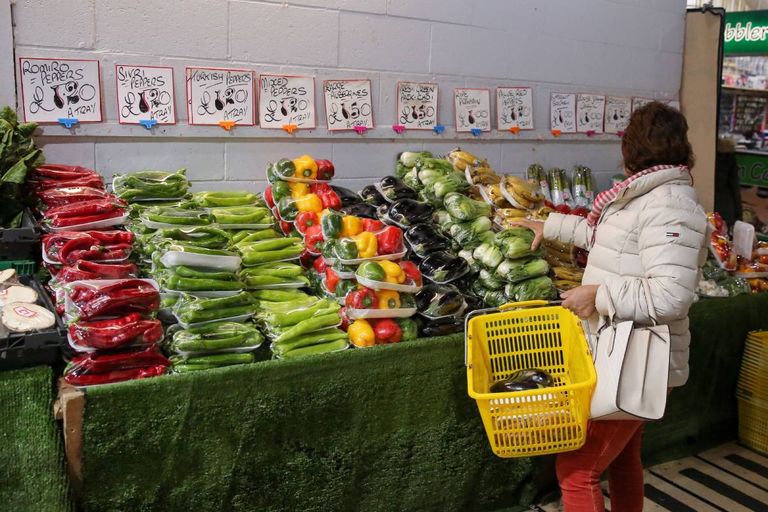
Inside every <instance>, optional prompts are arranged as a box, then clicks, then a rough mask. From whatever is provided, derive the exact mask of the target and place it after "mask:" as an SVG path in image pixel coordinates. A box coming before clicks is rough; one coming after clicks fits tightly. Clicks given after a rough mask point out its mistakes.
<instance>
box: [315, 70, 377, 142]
mask: <svg viewBox="0 0 768 512" xmlns="http://www.w3.org/2000/svg"><path fill="white" fill-rule="evenodd" d="M323 96H324V98H325V118H326V121H327V122H328V129H329V130H331V131H339V130H353V129H354V128H355V127H356V126H362V127H365V128H373V102H372V100H371V81H370V80H326V81H325V82H323Z"/></svg>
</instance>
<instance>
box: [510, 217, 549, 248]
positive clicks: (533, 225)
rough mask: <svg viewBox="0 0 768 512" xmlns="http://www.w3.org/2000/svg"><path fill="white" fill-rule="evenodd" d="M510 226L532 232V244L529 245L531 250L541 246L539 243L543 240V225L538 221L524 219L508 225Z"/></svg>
mask: <svg viewBox="0 0 768 512" xmlns="http://www.w3.org/2000/svg"><path fill="white" fill-rule="evenodd" d="M510 224H511V225H512V226H518V227H521V228H528V229H530V230H531V231H533V235H534V237H533V243H532V244H531V249H532V250H534V251H535V250H536V249H538V248H539V246H540V245H541V242H542V241H543V240H544V223H543V222H542V221H540V220H526V219H520V220H516V221H514V222H512V223H510Z"/></svg>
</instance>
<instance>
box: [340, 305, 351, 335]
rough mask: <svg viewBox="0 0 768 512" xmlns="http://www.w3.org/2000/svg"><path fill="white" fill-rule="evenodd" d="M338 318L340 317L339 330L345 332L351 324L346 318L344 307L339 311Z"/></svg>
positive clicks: (347, 317)
mask: <svg viewBox="0 0 768 512" xmlns="http://www.w3.org/2000/svg"><path fill="white" fill-rule="evenodd" d="M339 316H340V317H341V324H340V325H339V329H341V330H342V331H344V332H347V329H349V324H350V323H352V322H351V321H350V320H349V316H347V308H346V307H343V308H341V309H340V310H339Z"/></svg>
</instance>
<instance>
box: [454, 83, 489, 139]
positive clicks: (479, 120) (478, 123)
mask: <svg viewBox="0 0 768 512" xmlns="http://www.w3.org/2000/svg"><path fill="white" fill-rule="evenodd" d="M453 104H454V111H455V113H456V131H457V132H469V131H472V129H473V128H477V129H480V130H482V131H484V132H487V131H490V130H491V92H490V91H489V90H488V89H454V91H453Z"/></svg>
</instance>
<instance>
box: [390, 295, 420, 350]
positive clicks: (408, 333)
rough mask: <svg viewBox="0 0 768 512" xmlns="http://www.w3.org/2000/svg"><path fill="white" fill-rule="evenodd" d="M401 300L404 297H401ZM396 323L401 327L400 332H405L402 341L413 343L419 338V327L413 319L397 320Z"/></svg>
mask: <svg viewBox="0 0 768 512" xmlns="http://www.w3.org/2000/svg"><path fill="white" fill-rule="evenodd" d="M400 300H401V301H402V300H403V296H402V295H400ZM395 321H396V322H397V325H399V326H400V330H402V331H403V337H402V338H401V341H411V340H415V339H416V338H418V337H419V326H418V325H417V324H416V321H415V320H413V319H412V318H397V319H395Z"/></svg>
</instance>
